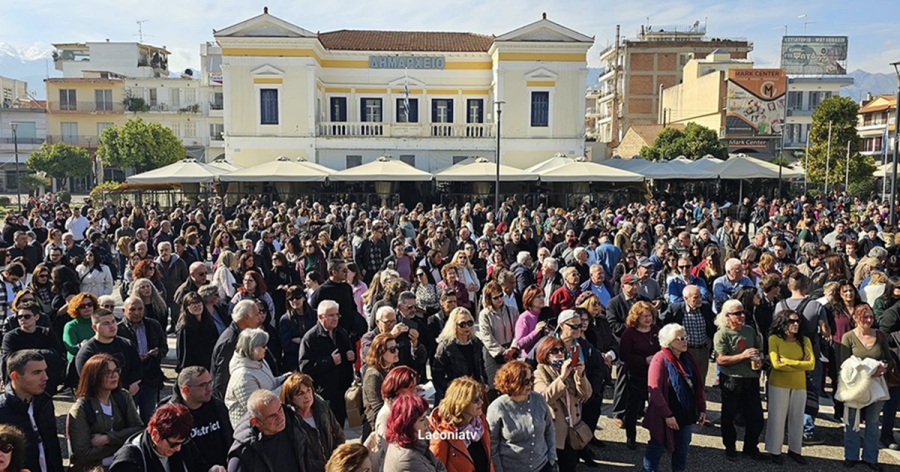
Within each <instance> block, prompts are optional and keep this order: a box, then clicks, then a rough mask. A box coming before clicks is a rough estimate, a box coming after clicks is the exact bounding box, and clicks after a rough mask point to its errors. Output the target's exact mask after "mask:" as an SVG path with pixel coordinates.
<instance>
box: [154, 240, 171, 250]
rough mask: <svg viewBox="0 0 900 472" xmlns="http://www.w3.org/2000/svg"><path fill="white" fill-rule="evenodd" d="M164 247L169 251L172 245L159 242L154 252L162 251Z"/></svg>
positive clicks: (166, 242)
mask: <svg viewBox="0 0 900 472" xmlns="http://www.w3.org/2000/svg"><path fill="white" fill-rule="evenodd" d="M164 247H167V248H169V249H172V243H170V242H168V241H163V242H161V243H159V244H157V245H156V250H157V251H162V249H163V248H164Z"/></svg>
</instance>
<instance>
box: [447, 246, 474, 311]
mask: <svg viewBox="0 0 900 472" xmlns="http://www.w3.org/2000/svg"><path fill="white" fill-rule="evenodd" d="M450 264H452V265H454V266H456V273H457V276H458V279H459V281H460V282H462V284H463V285H465V286H466V291H467V292H469V300H472V303H473V305H472V310H473V311H477V309H478V304H477V300H478V299H477V298H476V297H475V295H476V294H477V293H478V290H479V289H481V283H480V282H479V281H478V274H476V273H475V268H474V267H473V266H472V261H470V260H469V256H468V255H467V254H466V251H464V250H459V251H456V254H454V255H453V260H452V261H451V262H450Z"/></svg>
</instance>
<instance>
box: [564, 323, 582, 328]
mask: <svg viewBox="0 0 900 472" xmlns="http://www.w3.org/2000/svg"><path fill="white" fill-rule="evenodd" d="M563 324H565V325H566V326H568V327H569V328H572V329H581V323H578V324H569V323H563Z"/></svg>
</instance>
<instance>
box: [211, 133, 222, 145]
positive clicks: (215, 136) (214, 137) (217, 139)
mask: <svg viewBox="0 0 900 472" xmlns="http://www.w3.org/2000/svg"><path fill="white" fill-rule="evenodd" d="M209 145H210V146H211V147H223V146H225V132H224V131H220V132H218V133H212V134H210V135H209Z"/></svg>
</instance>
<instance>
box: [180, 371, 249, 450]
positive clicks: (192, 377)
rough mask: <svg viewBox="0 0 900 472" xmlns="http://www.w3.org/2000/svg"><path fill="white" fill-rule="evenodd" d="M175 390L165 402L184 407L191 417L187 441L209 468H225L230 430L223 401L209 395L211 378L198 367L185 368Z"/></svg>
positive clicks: (229, 446) (232, 434) (231, 432)
mask: <svg viewBox="0 0 900 472" xmlns="http://www.w3.org/2000/svg"><path fill="white" fill-rule="evenodd" d="M177 384H178V388H177V389H176V390H175V392H174V393H173V394H172V397H171V398H170V399H169V403H174V404H176V405H184V406H186V407H187V408H188V410H190V412H191V416H192V417H194V430H193V433H192V434H191V441H192V442H194V443H196V444H197V449H199V451H200V453H201V454H202V455H203V459H205V460H206V463H208V464H210V465H213V464H215V465H221V466H225V465H227V463H228V449H229V448H231V443H232V442H233V436H234V429H233V428H232V427H231V421H229V419H228V408H226V407H225V402H223V401H222V400H220V399H218V398H216V397H215V396H213V395H212V390H213V389H212V376H211V375H210V373H209V371H208V370H206V369H205V368H204V367H201V366H190V367H185V368H184V369H182V370H181V373H179V374H178V380H177Z"/></svg>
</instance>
